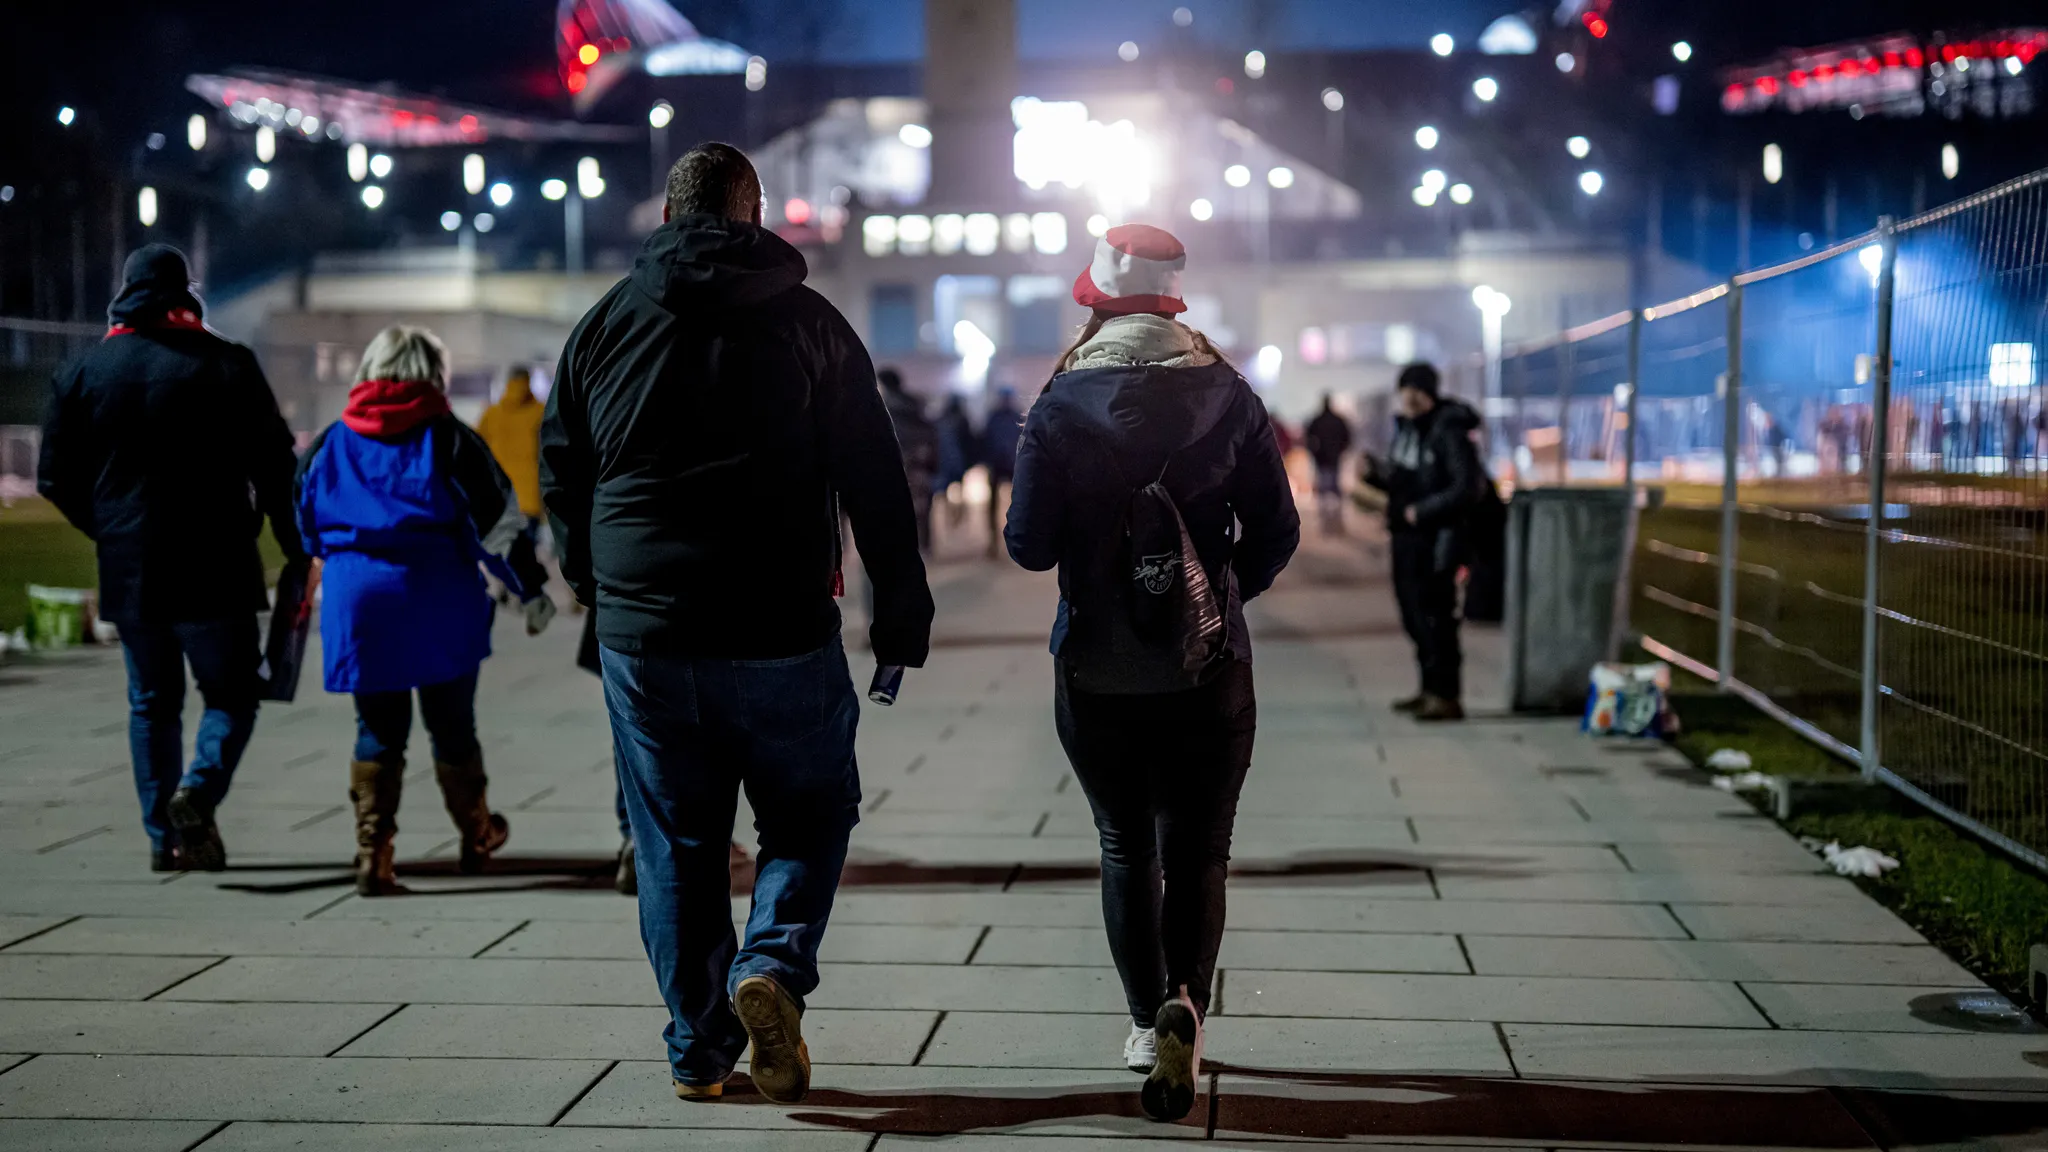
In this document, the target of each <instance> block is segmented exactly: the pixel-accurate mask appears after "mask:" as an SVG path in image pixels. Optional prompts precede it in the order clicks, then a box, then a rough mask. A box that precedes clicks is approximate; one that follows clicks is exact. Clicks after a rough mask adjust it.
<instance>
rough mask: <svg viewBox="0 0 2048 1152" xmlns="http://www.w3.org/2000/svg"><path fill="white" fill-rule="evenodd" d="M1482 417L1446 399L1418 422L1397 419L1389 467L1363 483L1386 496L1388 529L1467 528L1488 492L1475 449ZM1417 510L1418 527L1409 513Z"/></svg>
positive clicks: (1436, 530) (1396, 531)
mask: <svg viewBox="0 0 2048 1152" xmlns="http://www.w3.org/2000/svg"><path fill="white" fill-rule="evenodd" d="M1478 427H1479V413H1477V412H1475V411H1473V410H1472V407H1471V405H1468V404H1466V403H1465V402H1464V401H1462V400H1453V399H1449V398H1445V399H1442V400H1438V401H1437V404H1436V407H1434V408H1432V409H1430V410H1429V411H1428V412H1427V413H1425V414H1423V415H1422V416H1421V417H1420V418H1418V419H1415V420H1410V419H1408V418H1407V417H1405V416H1403V417H1398V418H1396V420H1395V424H1394V442H1393V445H1392V446H1391V447H1390V448H1389V449H1388V451H1387V457H1388V463H1389V465H1390V466H1389V467H1388V468H1387V469H1386V470H1385V471H1383V472H1382V471H1378V470H1371V471H1368V472H1367V473H1366V475H1365V481H1366V483H1368V484H1371V485H1372V486H1373V487H1375V488H1379V489H1382V490H1383V491H1385V492H1386V494H1387V529H1388V530H1389V531H1391V532H1394V533H1396V534H1398V533H1402V532H1441V531H1443V530H1444V529H1452V530H1456V529H1459V528H1461V527H1462V526H1463V524H1464V519H1465V514H1466V513H1467V512H1469V511H1470V510H1471V509H1472V507H1473V506H1474V505H1476V504H1478V503H1479V501H1480V499H1481V497H1482V496H1483V494H1484V493H1485V491H1486V484H1487V482H1486V465H1485V464H1484V463H1483V462H1482V461H1481V460H1480V459H1479V449H1478V448H1477V447H1476V446H1475V445H1474V444H1473V443H1472V433H1473V431H1474V430H1476V429H1477V428H1478ZM1411 507H1412V508H1414V509H1415V522H1414V523H1413V524H1410V523H1409V522H1408V517H1407V511H1408V509H1409V508H1411Z"/></svg>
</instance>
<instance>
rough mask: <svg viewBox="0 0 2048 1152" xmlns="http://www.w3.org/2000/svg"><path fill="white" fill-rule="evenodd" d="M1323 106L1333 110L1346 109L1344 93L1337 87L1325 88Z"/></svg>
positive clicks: (1340, 110)
mask: <svg viewBox="0 0 2048 1152" xmlns="http://www.w3.org/2000/svg"><path fill="white" fill-rule="evenodd" d="M1323 107H1325V108H1328V109H1329V110H1330V111H1332V112H1342V111H1343V110H1344V94H1343V93H1342V92H1339V91H1337V90H1336V89H1335V88H1325V89H1323Z"/></svg>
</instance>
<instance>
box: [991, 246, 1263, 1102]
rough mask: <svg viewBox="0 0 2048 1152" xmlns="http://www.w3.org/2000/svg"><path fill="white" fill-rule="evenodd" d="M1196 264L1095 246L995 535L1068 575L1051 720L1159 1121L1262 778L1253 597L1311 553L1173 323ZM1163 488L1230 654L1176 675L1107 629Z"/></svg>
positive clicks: (1191, 1056) (1192, 1022)
mask: <svg viewBox="0 0 2048 1152" xmlns="http://www.w3.org/2000/svg"><path fill="white" fill-rule="evenodd" d="M1186 260H1187V256H1186V252H1185V250H1184V249H1183V248H1182V247H1181V244H1180V241H1178V240H1176V239H1175V238H1174V237H1173V236H1172V235H1171V234H1169V233H1167V232H1164V231H1162V230H1160V229H1158V228H1153V227H1149V226H1147V225H1143V224H1125V225H1120V226H1118V227H1115V228H1112V229H1110V230H1109V231H1108V233H1107V234H1105V235H1104V236H1103V238H1102V239H1101V240H1100V241H1099V242H1098V244H1097V246H1096V250H1095V258H1094V262H1093V264H1092V265H1091V266H1090V267H1089V268H1087V269H1085V270H1084V271H1083V272H1082V273H1081V275H1080V277H1079V278H1078V279H1076V280H1075V282H1074V299H1075V300H1076V301H1077V302H1078V303H1080V305H1081V306H1082V307H1084V308H1088V309H1090V310H1091V312H1090V317H1089V320H1088V322H1087V324H1086V326H1085V327H1083V328H1082V330H1081V334H1080V337H1079V338H1078V339H1077V340H1076V341H1075V343H1074V345H1073V346H1072V347H1070V348H1069V349H1068V350H1067V351H1066V353H1064V354H1063V355H1062V356H1061V357H1060V359H1059V361H1058V363H1059V365H1060V371H1059V372H1058V374H1057V375H1055V376H1054V377H1053V378H1052V381H1051V382H1050V383H1049V384H1047V385H1046V388H1045V391H1044V392H1043V393H1042V394H1041V395H1040V396H1039V398H1038V401H1037V402H1036V403H1035V404H1033V405H1032V407H1031V413H1030V417H1029V419H1028V422H1027V423H1026V425H1025V428H1024V434H1023V438H1022V441H1021V443H1020V444H1019V446H1018V451H1017V479H1016V491H1015V494H1014V496H1013V498H1012V501H1011V504H1010V516H1009V522H1008V525H1007V527H1006V528H1005V537H1006V540H1007V542H1008V544H1009V549H1010V556H1011V557H1012V558H1013V559H1015V560H1016V561H1017V563H1018V564H1020V565H1022V566H1023V567H1025V568H1027V569H1030V570H1032V571H1036V572H1042V571H1045V570H1046V569H1049V568H1053V567H1057V568H1058V569H1059V583H1060V602H1059V611H1058V614H1057V616H1056V617H1055V621H1054V624H1053V635H1052V652H1053V656H1054V670H1055V678H1056V679H1055V686H1054V704H1053V719H1054V725H1055V727H1056V728H1057V729H1058V732H1059V737H1060V743H1061V745H1062V746H1063V747H1064V748H1065V749H1066V753H1067V757H1068V759H1069V760H1071V761H1072V763H1073V766H1074V775H1075V777H1076V778H1077V779H1078V780H1079V781H1080V783H1081V789H1082V791H1083V792H1085V793H1086V794H1087V797H1088V803H1089V805H1090V807H1091V808H1092V809H1093V810H1094V813H1095V826H1096V829H1097V832H1098V834H1099V836H1100V839H1101V842H1102V908H1103V916H1104V919H1105V921H1106V923H1107V927H1108V931H1109V944H1110V952H1111V955H1112V956H1113V957H1114V958H1115V960H1116V967H1117V973H1118V975H1119V976H1121V977H1122V978H1123V985H1124V995H1125V999H1126V1001H1127V1002H1128V1004H1129V1007H1130V1012H1131V1031H1130V1035H1129V1037H1128V1038H1127V1039H1126V1041H1125V1043H1124V1060H1125V1063H1126V1064H1127V1065H1128V1066H1129V1067H1130V1068H1131V1069H1132V1070H1134V1071H1141V1072H1145V1073H1147V1074H1148V1077H1147V1080H1146V1084H1145V1089H1144V1092H1143V1096H1142V1099H1143V1104H1144V1107H1145V1111H1146V1112H1147V1113H1148V1114H1150V1115H1151V1116H1153V1117H1154V1118H1156V1119H1161V1120H1176V1119H1179V1118H1180V1117H1182V1116H1185V1115H1186V1114H1187V1112H1188V1109H1189V1108H1190V1107H1191V1106H1192V1105H1193V1102H1194V1096H1195V1089H1196V1085H1197V1083H1198V1082H1199V1078H1200V1074H1201V1073H1200V1061H1201V1047H1202V1039H1201V1037H1202V1019H1203V1016H1204V1015H1205V1014H1206V1013H1207V1011H1208V1006H1209V990H1210V985H1211V984H1212V983H1213V978H1214V976H1215V970H1216V952H1217V948H1218V946H1219V945H1220V944H1221V941H1222V938H1223V913H1224V882H1225V878H1226V873H1227V872H1228V869H1229V861H1230V837H1231V826H1232V823H1233V822H1234V820H1235V818H1236V813H1237V797H1238V792H1239V790H1240V789H1242V787H1243V786H1244V780H1245V774H1246V771H1247V770H1248V769H1249V767H1250V765H1251V756H1252V739H1253V735H1254V732H1255V729H1256V726H1257V705H1256V701H1255V698H1254V695H1253V691H1252V663H1251V660H1252V649H1251V636H1250V633H1249V632H1248V631H1247V629H1246V627H1245V620H1244V602H1245V601H1247V600H1249V599H1251V598H1252V597H1254V596H1257V595H1258V594H1260V593H1261V592H1264V591H1265V590H1266V589H1267V588H1268V587H1270V586H1271V585H1272V583H1273V580H1274V579H1275V577H1277V576H1278V575H1279V574H1280V571H1281V569H1282V568H1284V567H1286V565H1287V561H1288V560H1289V558H1291V557H1292V556H1293V554H1294V550H1295V548H1296V547H1297V546H1298V545H1299V544H1300V542H1301V517H1300V515H1299V513H1297V512H1296V510H1295V506H1294V496H1293V493H1292V492H1291V491H1290V489H1289V487H1288V483H1287V474H1286V471H1285V469H1284V468H1283V467H1282V465H1281V462H1280V451H1279V446H1278V443H1277V442H1276V441H1275V440H1274V438H1273V428H1272V424H1271V422H1270V420H1269V419H1268V418H1267V416H1266V410H1265V407H1264V406H1263V405H1262V404H1260V403H1259V398H1258V397H1257V396H1256V395H1254V394H1253V392H1252V389H1251V386H1250V385H1249V384H1247V383H1246V382H1245V380H1244V378H1243V377H1242V376H1240V375H1239V374H1238V372H1237V370H1236V369H1235V368H1233V367H1231V365H1230V364H1229V363H1228V362H1227V361H1225V360H1224V359H1223V358H1222V356H1220V355H1219V354H1218V353H1217V352H1216V350H1215V349H1214V348H1213V347H1211V346H1210V344H1209V341H1208V339H1207V338H1206V337H1204V336H1203V335H1202V334H1201V333H1199V332H1197V331H1195V330H1193V329H1191V328H1189V327H1187V326H1186V325H1183V324H1181V323H1180V322H1178V321H1176V320H1175V319H1173V317H1174V316H1175V315H1177V314H1179V313H1180V312H1183V311H1185V310H1186V307H1187V306H1186V305H1185V304H1184V303H1182V301H1181V298H1180V273H1181V269H1182V267H1183V266H1184V265H1185V263H1186ZM1155 482H1156V483H1158V484H1163V485H1164V487H1165V489H1166V491H1167V493H1168V494H1169V495H1170V496H1171V499H1172V502H1173V504H1174V506H1175V508H1176V509H1177V510H1178V513H1179V515H1180V517H1181V519H1182V520H1183V522H1184V523H1185V526H1186V529H1185V531H1186V534H1187V537H1188V538H1189V539H1191V540H1192V542H1193V548H1194V551H1195V552H1196V553H1197V554H1198V556H1199V560H1200V567H1201V568H1202V570H1203V571H1204V573H1206V577H1207V582H1208V588H1209V589H1212V590H1213V601H1212V602H1211V603H1212V605H1213V609H1214V610H1217V611H1220V613H1221V615H1222V617H1223V620H1222V622H1221V623H1222V628H1223V633H1224V636H1223V644H1222V648H1221V652H1220V654H1219V655H1218V657H1217V658H1216V659H1214V660H1213V661H1211V662H1210V663H1209V664H1208V665H1207V666H1206V667H1204V668H1203V669H1201V671H1200V672H1199V674H1197V675H1193V676H1188V677H1185V678H1183V677H1182V676H1180V675H1178V673H1180V672H1181V671H1182V669H1181V668H1180V667H1179V666H1178V665H1176V666H1174V667H1172V668H1170V669H1160V668H1157V667H1155V666H1151V665H1148V664H1145V663H1144V662H1142V661H1140V660H1137V659H1134V658H1133V657H1132V655H1131V648H1130V647H1129V646H1128V645H1127V644H1125V643H1124V642H1123V641H1122V639H1120V638H1121V637H1123V636H1124V632H1123V631H1122V630H1121V629H1120V628H1119V627H1118V626H1117V621H1118V618H1119V616H1120V615H1123V614H1126V613H1128V612H1130V606H1129V605H1130V597H1131V596H1132V595H1133V593H1132V592H1130V591H1127V589H1129V588H1130V586H1131V583H1132V580H1133V578H1134V577H1147V579H1146V580H1145V583H1146V584H1147V586H1148V588H1149V587H1150V586H1151V581H1150V579H1149V577H1148V573H1149V572H1150V571H1152V570H1153V568H1154V566H1153V565H1152V564H1151V562H1152V561H1155V560H1159V559H1162V557H1155V556H1145V557H1138V556H1132V555H1129V554H1127V553H1126V551H1125V548H1126V545H1125V539H1126V532H1127V530H1128V526H1129V524H1130V523H1131V522H1132V520H1131V515H1130V513H1131V510H1132V509H1133V496H1134V494H1136V493H1137V492H1138V491H1139V490H1140V489H1141V488H1144V487H1145V486H1147V485H1151V484H1154V483H1155ZM1132 565H1137V567H1136V568H1135V569H1134V568H1132V567H1130V566H1132ZM1193 583H1194V581H1193V580H1192V579H1190V580H1189V581H1188V584H1189V585H1190V587H1192V585H1193ZM1162 672H1163V673H1164V674H1162Z"/></svg>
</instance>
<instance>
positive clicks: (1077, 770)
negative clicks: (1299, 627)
mask: <svg viewBox="0 0 2048 1152" xmlns="http://www.w3.org/2000/svg"><path fill="white" fill-rule="evenodd" d="M1056 674H1057V676H1058V678H1059V682H1058V685H1057V687H1056V688H1055V690H1054V697H1053V720H1054V724H1055V725H1056V726H1057V728H1058V729H1059V736H1060V743H1061V744H1062V745H1063V746H1064V747H1065V748H1066V750H1067V759H1069V760H1070V761H1072V762H1073V765H1074V775H1075V777H1076V778H1078V779H1079V780H1080V782H1081V790H1082V791H1083V792H1085V793H1086V794H1087V796H1088V804H1089V806H1090V807H1092V808H1093V809H1094V810H1095V829H1096V831H1097V833H1099V834H1100V836H1101V838H1102V917H1103V921H1104V923H1105V925H1106V926H1107V927H1108V929H1109V950H1110V954H1111V955H1112V956H1114V957H1115V959H1116V970H1117V975H1119V976H1121V977H1122V978H1123V982H1124V998H1125V999H1126V1000H1127V1001H1128V1002H1129V1004H1130V1008H1131V1019H1132V1020H1135V1021H1136V1022H1137V1023H1139V1024H1141V1025H1144V1026H1147V1027H1149V1026H1151V1024H1152V1014H1153V1012H1154V1011H1156V1010H1157V1009H1158V1007H1159V1006H1160V1005H1161V1004H1163V1003H1165V1002H1166V1000H1167V998H1168V997H1169V996H1172V995H1175V994H1177V992H1178V990H1179V989H1180V988H1181V986H1183V985H1185V986H1186V987H1187V990H1188V997H1189V999H1191V1000H1193V1001H1194V1004H1195V1009H1196V1011H1198V1012H1200V1013H1202V1014H1204V1015H1206V1014H1207V1013H1208V1011H1209V988H1210V985H1211V984H1212V983H1213V982H1214V979H1215V975H1216V951H1217V949H1218V948H1219V947H1220V946H1221V945H1222V943H1223V913H1224V895H1223V888H1224V882H1225V879H1226V877H1227V876H1228V874H1229V871H1230V830H1231V825H1232V824H1233V823H1234V822H1235V821H1236V819H1237V796H1238V793H1239V791H1241V790H1242V789H1243V788H1244V778H1245V772H1246V770H1247V769H1249V768H1250V767H1251V762H1252V737H1253V734H1254V733H1255V731H1256V730H1257V728H1258V706H1257V701H1256V699H1255V697H1254V695H1253V692H1252V666H1251V665H1250V664H1249V663H1244V662H1241V661H1233V662H1231V663H1230V664H1229V665H1228V666H1227V667H1226V668H1225V669H1224V670H1223V672H1222V673H1221V674H1219V675H1218V676H1217V677H1216V679H1215V680H1213V681H1211V682H1209V683H1208V684H1205V685H1203V686H1202V687H1200V688H1196V689H1193V690H1191V691H1187V692H1174V693H1170V694H1166V695H1156V696H1109V695H1098V694H1095V693H1090V692H1083V691H1080V690H1078V689H1075V688H1072V687H1070V686H1069V685H1068V682H1067V674H1066V670H1065V669H1064V668H1060V669H1058V670H1057V672H1056ZM1162 887H1163V891H1162Z"/></svg>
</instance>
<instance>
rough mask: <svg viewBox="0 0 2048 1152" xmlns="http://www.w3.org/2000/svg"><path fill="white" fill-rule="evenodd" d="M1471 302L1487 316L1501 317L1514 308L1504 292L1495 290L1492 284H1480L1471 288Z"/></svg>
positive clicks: (1512, 302)
mask: <svg viewBox="0 0 2048 1152" xmlns="http://www.w3.org/2000/svg"><path fill="white" fill-rule="evenodd" d="M1472 304H1473V306H1474V307H1476V308H1478V309H1479V310H1480V311H1481V312H1483V313H1485V314H1486V315H1488V316H1493V317H1496V318H1498V317H1501V316H1505V315H1507V314H1508V312H1509V311H1510V310H1512V309H1513V308H1514V301H1512V300H1510V299H1508V294H1507V293H1505V292H1497V291H1495V290H1494V289H1493V286H1492V285H1489V284H1481V285H1480V286H1479V287H1477V288H1474V289H1473V290H1472Z"/></svg>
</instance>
